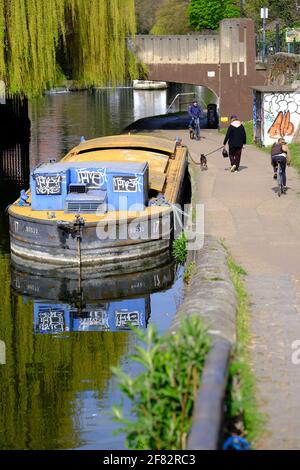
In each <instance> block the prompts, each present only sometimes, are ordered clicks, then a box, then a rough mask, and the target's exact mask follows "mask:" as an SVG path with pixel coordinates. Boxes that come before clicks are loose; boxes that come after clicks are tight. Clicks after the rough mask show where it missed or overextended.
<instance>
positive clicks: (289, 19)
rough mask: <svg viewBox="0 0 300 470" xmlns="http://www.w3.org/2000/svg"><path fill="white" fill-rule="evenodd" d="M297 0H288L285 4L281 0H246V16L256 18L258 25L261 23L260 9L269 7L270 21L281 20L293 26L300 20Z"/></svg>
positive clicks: (286, 24)
mask: <svg viewBox="0 0 300 470" xmlns="http://www.w3.org/2000/svg"><path fill="white" fill-rule="evenodd" d="M296 5H297V1H296V0H286V1H285V2H284V4H283V3H282V1H280V0H248V1H246V2H244V11H245V14H246V16H248V17H249V18H252V19H254V21H255V22H256V24H257V25H258V26H260V25H261V21H262V20H261V18H260V9H261V7H268V8H269V18H268V22H270V21H273V20H280V21H281V23H282V22H283V24H284V25H285V26H291V25H292V24H293V23H295V22H296V21H297V20H298V21H299V20H300V11H299V10H297V8H296Z"/></svg>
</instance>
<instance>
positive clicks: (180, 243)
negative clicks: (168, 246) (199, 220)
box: [172, 232, 188, 264]
mask: <svg viewBox="0 0 300 470" xmlns="http://www.w3.org/2000/svg"><path fill="white" fill-rule="evenodd" d="M187 243H188V238H187V236H186V234H185V233H184V232H182V233H181V234H180V237H178V238H176V240H174V241H173V246H172V254H173V256H174V258H175V261H176V262H177V263H179V264H183V263H184V262H185V260H186V257H187Z"/></svg>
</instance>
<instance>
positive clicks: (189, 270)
mask: <svg viewBox="0 0 300 470" xmlns="http://www.w3.org/2000/svg"><path fill="white" fill-rule="evenodd" d="M195 269H196V264H195V262H194V261H191V262H190V263H188V265H187V267H186V268H185V270H184V273H183V280H184V282H186V283H187V284H188V283H189V282H190V279H191V277H192V275H193V273H194V272H195Z"/></svg>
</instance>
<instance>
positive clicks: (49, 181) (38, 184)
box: [35, 175, 61, 195]
mask: <svg viewBox="0 0 300 470" xmlns="http://www.w3.org/2000/svg"><path fill="white" fill-rule="evenodd" d="M35 192H36V194H43V195H45V194H46V195H49V194H51V195H53V194H61V177H60V175H37V176H36V177H35Z"/></svg>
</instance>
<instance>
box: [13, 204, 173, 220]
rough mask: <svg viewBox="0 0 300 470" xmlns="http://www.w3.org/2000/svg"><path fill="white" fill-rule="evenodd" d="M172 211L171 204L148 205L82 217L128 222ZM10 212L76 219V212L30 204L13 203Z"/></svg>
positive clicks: (32, 217)
mask: <svg viewBox="0 0 300 470" xmlns="http://www.w3.org/2000/svg"><path fill="white" fill-rule="evenodd" d="M170 211H171V208H170V206H150V207H146V209H145V210H144V211H128V212H127V211H110V212H107V213H106V214H99V215H97V214H84V213H81V214H80V215H81V217H83V218H84V220H85V222H86V223H95V222H96V223H98V222H103V223H105V222H113V221H116V220H117V221H118V222H119V223H120V222H126V221H130V220H132V219H141V220H142V219H146V218H149V217H158V216H159V215H165V214H167V213H168V212H170ZM52 213H54V214H55V217H53V218H52V217H51V214H52ZM9 214H10V215H12V216H14V217H22V218H23V217H24V218H27V219H36V220H40V221H42V220H43V221H49V222H51V221H57V220H62V221H65V222H73V221H74V219H75V214H74V213H70V214H67V213H65V212H64V211H51V210H49V211H33V210H31V207H30V206H26V207H23V206H17V205H15V204H14V205H11V206H10V208H9Z"/></svg>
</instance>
